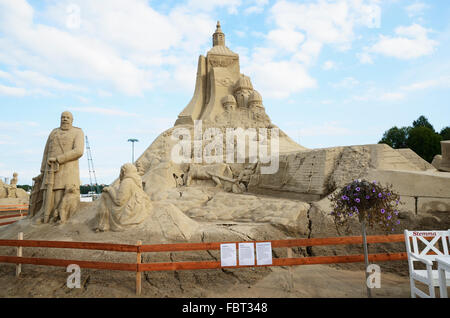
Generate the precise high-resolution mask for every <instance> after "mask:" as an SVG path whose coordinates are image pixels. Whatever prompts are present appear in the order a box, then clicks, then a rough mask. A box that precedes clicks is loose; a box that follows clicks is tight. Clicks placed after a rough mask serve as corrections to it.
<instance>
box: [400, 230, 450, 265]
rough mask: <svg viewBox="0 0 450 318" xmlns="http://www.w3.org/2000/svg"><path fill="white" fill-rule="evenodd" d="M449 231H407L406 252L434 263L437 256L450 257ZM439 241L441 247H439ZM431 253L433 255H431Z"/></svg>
mask: <svg viewBox="0 0 450 318" xmlns="http://www.w3.org/2000/svg"><path fill="white" fill-rule="evenodd" d="M449 233H450V230H449V231H408V230H405V243H406V251H407V252H408V253H414V254H416V255H418V256H420V257H421V258H424V259H429V260H431V261H434V260H435V258H436V256H443V255H444V256H448V255H449V254H448V250H449ZM439 241H440V242H441V246H439V244H438V243H439ZM429 253H431V254H429Z"/></svg>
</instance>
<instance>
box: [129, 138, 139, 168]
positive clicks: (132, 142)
mask: <svg viewBox="0 0 450 318" xmlns="http://www.w3.org/2000/svg"><path fill="white" fill-rule="evenodd" d="M128 141H131V145H132V147H131V149H132V150H131V159H132V161H131V162H132V163H133V164H134V143H135V142H137V141H139V140H137V139H134V138H130V139H128Z"/></svg>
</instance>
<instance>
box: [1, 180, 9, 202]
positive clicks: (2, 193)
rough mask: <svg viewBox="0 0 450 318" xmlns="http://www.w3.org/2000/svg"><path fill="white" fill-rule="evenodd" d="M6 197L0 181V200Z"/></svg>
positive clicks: (3, 185) (3, 186)
mask: <svg viewBox="0 0 450 318" xmlns="http://www.w3.org/2000/svg"><path fill="white" fill-rule="evenodd" d="M7 196H8V192H7V191H6V184H5V183H4V182H3V181H2V180H0V199H3V198H6V197H7Z"/></svg>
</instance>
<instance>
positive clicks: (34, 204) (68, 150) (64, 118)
mask: <svg viewBox="0 0 450 318" xmlns="http://www.w3.org/2000/svg"><path fill="white" fill-rule="evenodd" d="M72 123H73V115H72V114H71V113H70V112H68V111H65V112H63V113H62V114H61V125H60V127H59V128H55V129H53V131H52V132H51V133H50V135H49V137H48V139H47V143H46V145H45V149H44V155H43V158H42V164H41V174H40V175H39V176H37V177H35V178H33V181H34V185H33V191H32V198H31V200H30V212H29V215H30V217H34V216H37V217H38V220H37V222H38V223H39V222H43V223H48V222H49V221H50V220H58V219H60V220H61V219H65V216H62V218H61V215H58V213H59V211H61V209H58V207H59V206H60V205H66V206H67V205H69V206H74V205H77V204H78V203H79V201H80V197H79V192H80V190H79V188H80V172H79V163H78V159H79V158H80V157H81V156H83V152H84V133H83V131H82V130H81V129H80V128H78V127H74V126H72ZM69 188H70V189H72V191H71V192H70V194H69V191H66V189H69ZM73 191H75V192H76V194H73ZM65 193H67V194H68V195H65ZM67 200H70V201H73V202H72V203H69V202H65V203H64V202H63V201H67ZM38 209H39V210H38Z"/></svg>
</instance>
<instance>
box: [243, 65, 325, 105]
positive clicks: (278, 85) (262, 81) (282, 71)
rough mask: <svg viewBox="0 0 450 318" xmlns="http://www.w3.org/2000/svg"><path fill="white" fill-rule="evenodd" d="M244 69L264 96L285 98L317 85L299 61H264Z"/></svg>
mask: <svg viewBox="0 0 450 318" xmlns="http://www.w3.org/2000/svg"><path fill="white" fill-rule="evenodd" d="M244 70H245V72H246V73H247V74H252V78H253V83H254V84H255V87H257V89H258V90H259V91H260V92H264V94H263V96H266V97H274V98H286V97H288V96H289V95H290V94H292V93H296V92H299V91H301V90H304V89H307V88H314V87H316V86H317V82H316V80H315V79H313V78H312V77H311V76H309V75H308V73H307V71H306V68H305V67H304V66H303V65H302V64H300V63H295V62H290V61H280V62H274V61H266V62H263V63H253V64H252V65H251V66H248V67H246V68H245V69H244Z"/></svg>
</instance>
